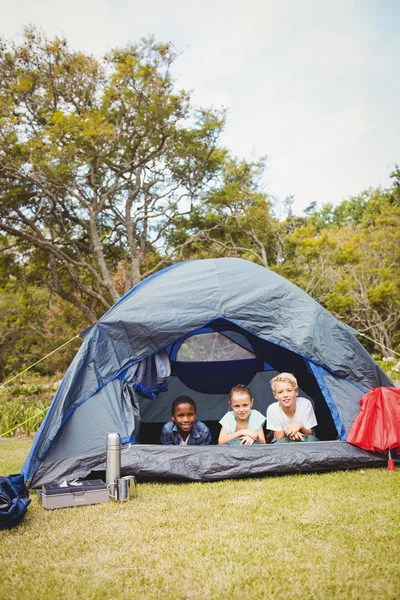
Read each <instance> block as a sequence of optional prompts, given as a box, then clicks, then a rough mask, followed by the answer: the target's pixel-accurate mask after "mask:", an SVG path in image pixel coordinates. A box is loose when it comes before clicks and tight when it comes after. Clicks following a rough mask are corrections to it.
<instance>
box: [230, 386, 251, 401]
mask: <svg viewBox="0 0 400 600" xmlns="http://www.w3.org/2000/svg"><path fill="white" fill-rule="evenodd" d="M233 394H246V396H248V397H249V398H250V400H252V399H253V396H252V393H251V391H250V389H249V388H248V387H247V385H243V384H241V383H238V384H237V385H234V386H233V388H232V389H231V391H230V392H229V402H231V400H232V398H233Z"/></svg>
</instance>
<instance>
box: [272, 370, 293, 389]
mask: <svg viewBox="0 0 400 600" xmlns="http://www.w3.org/2000/svg"><path fill="white" fill-rule="evenodd" d="M278 381H289V382H290V383H291V384H292V386H293V387H294V389H295V390H297V389H298V388H299V386H298V384H297V379H296V377H295V376H294V375H292V374H291V373H279V375H277V376H276V377H274V378H273V379H271V381H270V384H271V387H272V391H274V389H275V383H278Z"/></svg>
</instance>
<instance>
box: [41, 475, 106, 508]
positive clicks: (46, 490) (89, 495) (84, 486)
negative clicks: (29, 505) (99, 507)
mask: <svg viewBox="0 0 400 600" xmlns="http://www.w3.org/2000/svg"><path fill="white" fill-rule="evenodd" d="M38 493H39V492H38ZM39 497H40V499H41V501H42V503H43V506H44V507H45V508H66V507H68V506H81V505H83V504H98V503H99V502H108V499H109V495H108V490H107V486H106V484H105V483H104V481H101V479H94V480H93V481H80V482H74V483H73V485H72V484H71V483H70V484H68V483H67V485H59V484H58V483H46V484H44V485H42V489H41V491H40V493H39Z"/></svg>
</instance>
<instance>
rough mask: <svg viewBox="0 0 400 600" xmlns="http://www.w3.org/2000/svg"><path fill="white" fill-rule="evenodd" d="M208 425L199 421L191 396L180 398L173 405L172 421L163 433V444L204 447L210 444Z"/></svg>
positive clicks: (165, 426) (166, 425) (164, 428)
mask: <svg viewBox="0 0 400 600" xmlns="http://www.w3.org/2000/svg"><path fill="white" fill-rule="evenodd" d="M210 442H211V433H210V430H209V429H208V427H207V425H204V423H202V422H201V421H198V420H197V414H196V404H195V403H194V401H193V400H192V399H191V398H190V397H189V396H178V398H175V400H174V401H173V403H172V407H171V421H169V422H168V423H166V424H165V425H164V427H163V429H162V432H161V443H162V444H164V445H173V446H179V445H183V446H204V445H205V444H210Z"/></svg>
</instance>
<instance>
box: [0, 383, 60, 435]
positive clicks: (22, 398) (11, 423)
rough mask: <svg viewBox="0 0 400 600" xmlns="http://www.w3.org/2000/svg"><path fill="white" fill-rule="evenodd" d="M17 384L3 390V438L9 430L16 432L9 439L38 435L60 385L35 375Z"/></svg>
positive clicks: (0, 413) (0, 423) (0, 403)
mask: <svg viewBox="0 0 400 600" xmlns="http://www.w3.org/2000/svg"><path fill="white" fill-rule="evenodd" d="M53 379H54V378H53ZM15 381H16V383H12V384H9V385H8V386H6V387H3V388H0V436H1V435H2V434H5V433H6V432H8V431H9V430H10V429H12V430H13V431H10V432H9V433H7V435H6V437H14V436H20V435H22V434H23V435H31V434H32V433H35V432H36V431H37V430H38V429H39V427H40V425H41V423H42V421H43V419H44V417H45V416H46V412H47V409H48V407H49V406H50V403H51V401H52V399H53V396H54V393H55V391H56V390H57V387H58V385H59V383H60V382H59V381H54V380H53V381H52V380H51V379H49V378H43V379H39V378H38V376H36V377H35V376H32V375H29V376H25V377H24V379H23V380H20V379H17V380H15ZM25 421H26V422H25ZM17 426H18V427H17ZM16 427H17V429H15V428H16Z"/></svg>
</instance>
